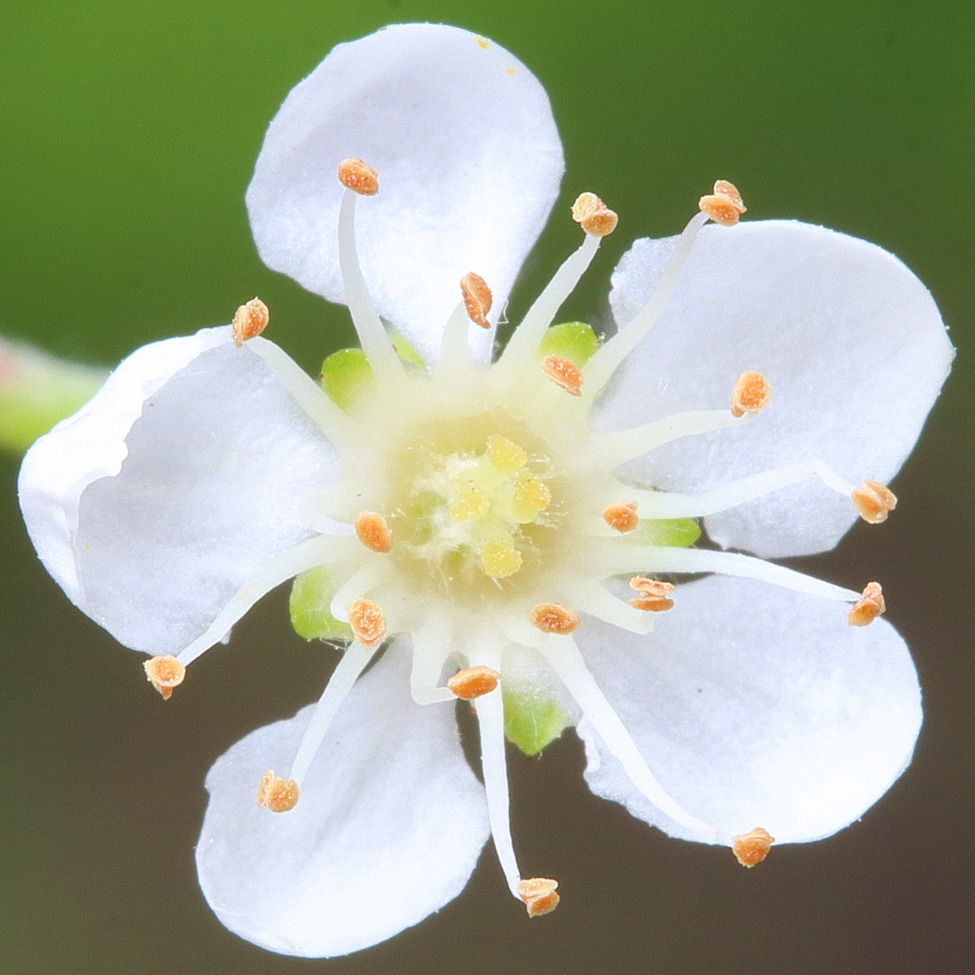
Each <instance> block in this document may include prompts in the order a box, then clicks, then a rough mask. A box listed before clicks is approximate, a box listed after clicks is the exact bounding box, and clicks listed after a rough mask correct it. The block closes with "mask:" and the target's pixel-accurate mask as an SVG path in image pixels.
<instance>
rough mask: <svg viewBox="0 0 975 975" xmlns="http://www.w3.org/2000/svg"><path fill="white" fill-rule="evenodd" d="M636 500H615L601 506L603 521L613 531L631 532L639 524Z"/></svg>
mask: <svg viewBox="0 0 975 975" xmlns="http://www.w3.org/2000/svg"><path fill="white" fill-rule="evenodd" d="M636 510H637V503H636V501H616V502H614V503H613V504H608V505H606V507H605V508H603V521H605V522H606V524H607V525H609V527H610V528H612V529H613V530H614V531H618V532H631V531H634V530H635V529H636V526H637V525H639V524H640V516H639V515H638V514H637V513H636Z"/></svg>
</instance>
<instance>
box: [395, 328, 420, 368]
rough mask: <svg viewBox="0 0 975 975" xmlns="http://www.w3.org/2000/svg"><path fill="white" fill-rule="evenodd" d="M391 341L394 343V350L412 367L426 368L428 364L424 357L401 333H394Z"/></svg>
mask: <svg viewBox="0 0 975 975" xmlns="http://www.w3.org/2000/svg"><path fill="white" fill-rule="evenodd" d="M390 341H391V342H392V343H393V348H394V349H395V350H396V354H397V355H398V356H399V357H400V358H401V359H402V360H403V361H404V362H406V363H409V364H410V365H411V366H425V365H426V363H425V362H424V361H423V356H421V355H420V353H419V352H417V351H416V349H415V348H414V346H413V345H412V344H411V343H410V342H409V340H408V339H406V338H405V337H404V336H402V335H400V333H399V332H393V333H392V335H390Z"/></svg>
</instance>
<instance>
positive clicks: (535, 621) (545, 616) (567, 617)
mask: <svg viewBox="0 0 975 975" xmlns="http://www.w3.org/2000/svg"><path fill="white" fill-rule="evenodd" d="M529 619H530V620H531V621H532V625H533V626H537V627H538V629H540V630H541V631H542V632H543V633H562V634H565V633H571V632H572V631H573V630H575V629H577V628H578V626H579V617H578V616H577V615H576V614H575V613H573V612H572V610H571V609H569V608H568V607H567V606H562V605H560V604H559V603H539V604H538V605H537V606H533V607H532V611H531V614H530V616H529Z"/></svg>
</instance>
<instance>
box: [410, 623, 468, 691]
mask: <svg viewBox="0 0 975 975" xmlns="http://www.w3.org/2000/svg"><path fill="white" fill-rule="evenodd" d="M448 656H450V649H449V646H448V643H447V636H446V632H445V628H444V627H443V626H442V625H433V624H428V625H426V626H424V627H422V628H421V629H420V631H419V632H418V633H417V634H416V636H415V637H413V666H412V669H411V671H410V693H411V694H412V695H413V700H414V702H415V703H417V704H421V705H426V704H441V703H443V702H444V701H456V700H457V697H456V695H455V694H454V692H453V691H452V690H451V689H450V688H449V687H442V686H440V678H441V677H443V668H444V664H445V663H446V661H447V657H448Z"/></svg>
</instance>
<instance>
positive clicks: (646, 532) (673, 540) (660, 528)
mask: <svg viewBox="0 0 975 975" xmlns="http://www.w3.org/2000/svg"><path fill="white" fill-rule="evenodd" d="M629 537H630V538H632V539H634V541H639V542H640V543H641V544H643V545H667V546H669V547H670V548H689V547H690V546H691V545H693V544H694V543H695V542H696V541H697V540H698V539H699V538H700V537H701V526H700V525H699V524H698V523H697V522H696V521H695V520H694V519H693V518H661V519H659V520H652V519H649V518H647V519H645V520H641V522H640V525H639V527H638V528H637V530H636V531H635V532H633V534H632V535H630V536H629Z"/></svg>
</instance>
